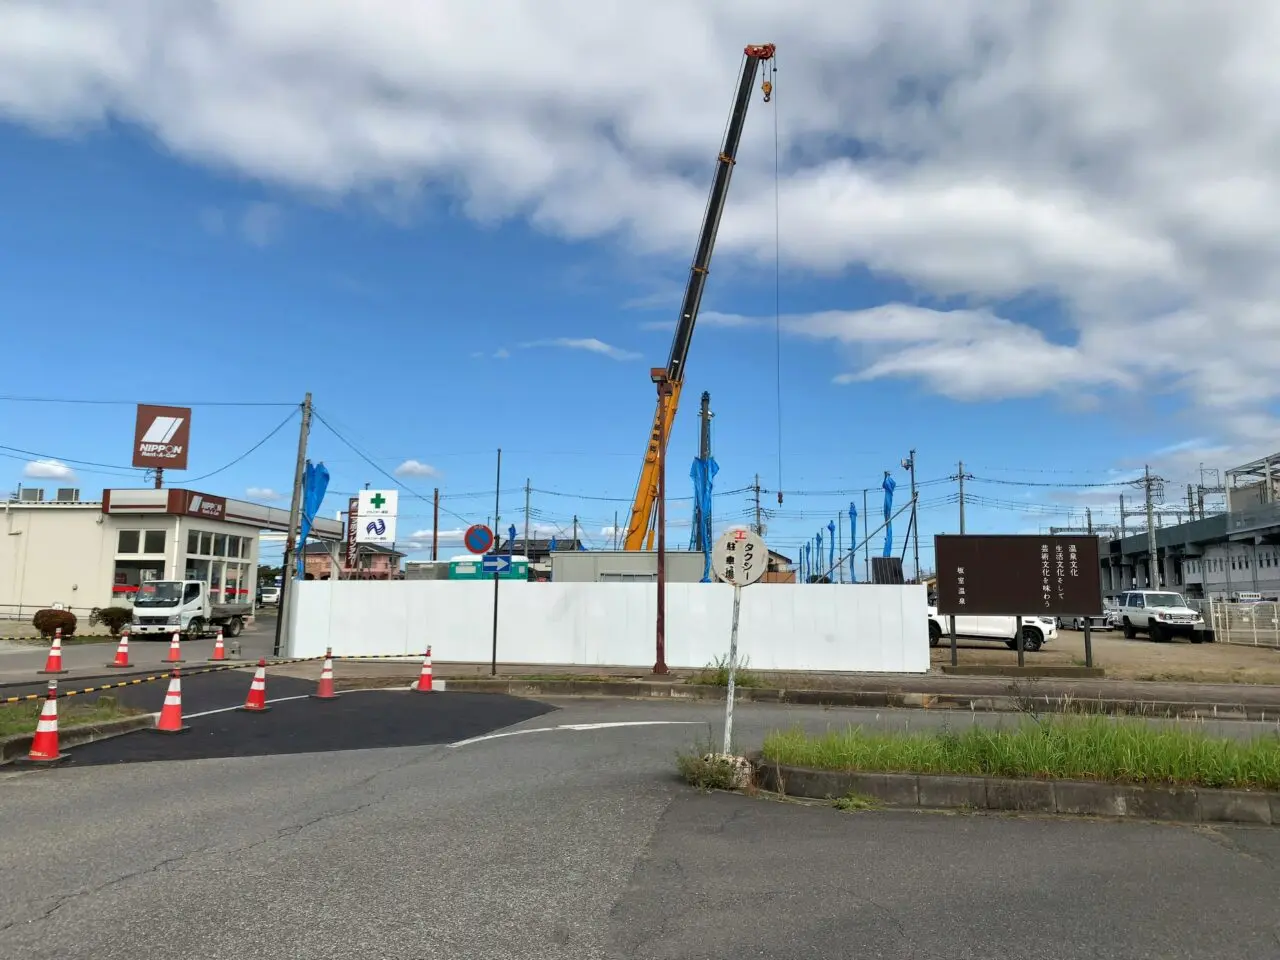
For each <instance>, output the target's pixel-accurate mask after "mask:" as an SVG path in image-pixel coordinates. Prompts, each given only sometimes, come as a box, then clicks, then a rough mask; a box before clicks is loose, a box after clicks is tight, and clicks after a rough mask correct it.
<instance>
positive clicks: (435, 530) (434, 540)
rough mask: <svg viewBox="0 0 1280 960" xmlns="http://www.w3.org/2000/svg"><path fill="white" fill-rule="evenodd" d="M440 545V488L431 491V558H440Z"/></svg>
mask: <svg viewBox="0 0 1280 960" xmlns="http://www.w3.org/2000/svg"><path fill="white" fill-rule="evenodd" d="M439 545H440V488H439V487H436V488H435V489H434V490H432V491H431V559H432V560H436V559H439V557H438V551H437V548H438V547H439Z"/></svg>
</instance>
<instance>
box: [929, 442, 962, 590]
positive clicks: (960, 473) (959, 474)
mask: <svg viewBox="0 0 1280 960" xmlns="http://www.w3.org/2000/svg"><path fill="white" fill-rule="evenodd" d="M957 476H958V477H959V478H960V535H961V536H964V461H963V460H961V461H960V472H959V473H958V474H957ZM934 572H935V573H937V571H936V570H935V571H934Z"/></svg>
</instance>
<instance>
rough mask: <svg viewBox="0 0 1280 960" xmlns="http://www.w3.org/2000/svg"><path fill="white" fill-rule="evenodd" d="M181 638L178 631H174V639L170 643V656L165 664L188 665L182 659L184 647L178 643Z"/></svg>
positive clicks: (166, 658)
mask: <svg viewBox="0 0 1280 960" xmlns="http://www.w3.org/2000/svg"><path fill="white" fill-rule="evenodd" d="M179 636H180V634H179V633H178V631H177V630H175V631H173V639H172V640H170V641H169V656H167V657H165V660H164V662H165V663H186V661H185V660H183V659H182V646H181V645H180V644H179V643H178V637H179Z"/></svg>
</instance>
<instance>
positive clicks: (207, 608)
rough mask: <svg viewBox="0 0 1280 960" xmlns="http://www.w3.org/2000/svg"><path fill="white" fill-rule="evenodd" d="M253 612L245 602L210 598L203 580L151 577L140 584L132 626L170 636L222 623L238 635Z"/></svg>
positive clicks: (192, 634) (137, 632)
mask: <svg viewBox="0 0 1280 960" xmlns="http://www.w3.org/2000/svg"><path fill="white" fill-rule="evenodd" d="M250 612H251V608H249V607H248V606H247V605H245V604H239V603H213V602H211V601H210V599H209V585H208V584H207V583H205V582H204V581H203V580H150V581H148V582H146V583H144V584H142V586H140V587H139V588H138V593H137V595H136V596H135V598H134V601H133V623H132V624H131V625H130V628H129V629H130V632H131V633H132V634H133V635H134V636H139V637H146V636H160V637H167V636H169V635H170V634H172V633H174V632H175V631H176V632H178V633H181V634H182V635H183V636H184V637H185V638H189V639H194V638H196V637H204V636H208V635H209V634H212V633H214V632H216V630H217V629H218V627H221V628H222V631H223V633H224V634H225V635H226V636H228V637H237V636H239V635H240V631H241V630H243V629H244V621H245V618H246V617H248V616H249V614H250Z"/></svg>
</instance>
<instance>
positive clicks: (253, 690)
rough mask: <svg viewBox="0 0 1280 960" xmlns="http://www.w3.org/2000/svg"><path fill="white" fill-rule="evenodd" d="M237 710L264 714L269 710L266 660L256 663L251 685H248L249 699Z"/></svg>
mask: <svg viewBox="0 0 1280 960" xmlns="http://www.w3.org/2000/svg"><path fill="white" fill-rule="evenodd" d="M238 709H240V710H248V711H249V712H250V713H266V712H267V711H268V710H270V709H271V708H270V707H268V706H267V661H266V660H259V661H258V669H257V670H255V671H254V672H253V683H251V684H249V697H248V699H246V700H245V702H244V706H242V707H239V708H238Z"/></svg>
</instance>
